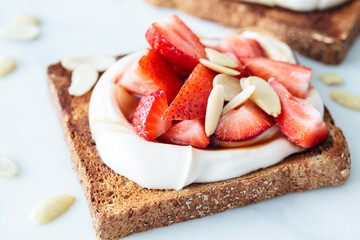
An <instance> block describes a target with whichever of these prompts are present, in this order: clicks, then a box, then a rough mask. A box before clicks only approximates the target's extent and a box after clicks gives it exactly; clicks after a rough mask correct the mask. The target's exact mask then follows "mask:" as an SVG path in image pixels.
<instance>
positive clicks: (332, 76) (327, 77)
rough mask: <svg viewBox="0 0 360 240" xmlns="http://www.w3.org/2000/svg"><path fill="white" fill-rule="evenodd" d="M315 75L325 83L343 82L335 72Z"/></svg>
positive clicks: (336, 83) (338, 83)
mask: <svg viewBox="0 0 360 240" xmlns="http://www.w3.org/2000/svg"><path fill="white" fill-rule="evenodd" d="M316 77H317V79H319V80H320V81H322V82H323V83H325V84H327V85H340V84H342V83H343V79H342V78H341V77H340V76H339V75H338V74H336V73H324V74H319V75H317V76H316Z"/></svg>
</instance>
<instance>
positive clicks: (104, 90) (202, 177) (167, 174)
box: [89, 51, 324, 190]
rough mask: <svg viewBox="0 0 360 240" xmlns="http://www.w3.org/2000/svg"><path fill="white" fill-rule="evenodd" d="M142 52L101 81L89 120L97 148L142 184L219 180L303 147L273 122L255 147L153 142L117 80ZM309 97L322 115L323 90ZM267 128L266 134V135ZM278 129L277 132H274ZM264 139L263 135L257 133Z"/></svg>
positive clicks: (157, 186) (170, 186) (177, 184)
mask: <svg viewBox="0 0 360 240" xmlns="http://www.w3.org/2000/svg"><path fill="white" fill-rule="evenodd" d="M140 53H141V51H140V52H137V53H134V54H131V55H128V56H126V57H123V58H121V59H120V60H119V61H117V62H116V63H115V64H114V65H113V66H111V67H110V68H109V69H108V70H107V71H106V72H105V73H104V74H103V75H102V76H101V78H100V80H99V82H98V83H97V85H96V86H95V88H94V90H93V93H92V96H91V99H90V106H89V123H90V130H91V134H92V137H93V139H94V140H95V142H96V148H97V151H98V153H99V155H100V157H101V159H102V161H103V162H104V163H105V164H106V165H107V166H108V167H110V168H111V169H112V170H114V171H115V172H117V173H118V174H120V175H123V176H125V177H127V178H129V179H131V180H132V181H134V182H136V183H138V184H139V185H141V186H142V187H146V188H150V189H176V190H178V189H181V188H183V187H185V186H187V185H189V184H191V183H194V182H196V183H203V182H214V181H220V180H226V179H230V178H234V177H239V176H242V175H244V174H247V173H250V172H252V171H255V170H258V169H261V168H266V167H269V166H271V165H274V164H276V163H278V162H280V161H281V160H283V159H284V158H286V157H287V156H289V155H291V154H293V153H296V152H300V151H302V150H303V148H301V147H298V146H296V145H295V144H293V143H291V142H290V141H289V140H288V139H287V138H286V137H285V136H283V135H282V134H281V133H280V130H279V129H278V127H277V126H273V127H272V130H271V132H272V134H273V136H272V137H271V138H270V140H266V141H260V142H261V143H256V142H255V143H254V145H252V146H250V147H239V148H220V149H207V150H200V149H196V148H193V147H191V146H179V145H173V144H166V143H157V142H149V141H146V140H144V139H142V138H141V137H140V136H138V135H137V134H136V133H135V131H134V130H133V127H132V125H131V123H129V122H128V120H127V119H126V117H125V116H124V115H123V114H122V112H121V111H120V110H119V109H118V108H117V106H116V104H115V100H114V99H115V98H114V94H113V93H114V88H115V87H116V86H115V84H114V79H115V78H116V76H118V74H119V73H121V72H123V71H124V70H125V69H126V68H127V66H128V65H129V64H130V63H131V62H132V61H134V59H136V58H138V57H139V54H140ZM305 101H308V102H310V103H311V104H312V105H313V106H314V107H315V108H317V109H318V110H319V111H320V112H321V113H322V114H323V111H324V106H323V104H322V101H321V98H320V95H319V93H318V92H317V91H316V90H315V89H314V88H312V89H311V91H310V93H309V96H308V97H307V99H305ZM268 132H269V131H267V133H263V134H264V137H267V138H268V136H265V134H268ZM276 132H277V133H278V134H274V133H276ZM257 138H258V139H259V138H260V139H261V135H259V136H258V137H257Z"/></svg>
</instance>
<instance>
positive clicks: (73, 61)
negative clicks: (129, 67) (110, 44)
mask: <svg viewBox="0 0 360 240" xmlns="http://www.w3.org/2000/svg"><path fill="white" fill-rule="evenodd" d="M115 61H116V59H115V58H114V57H109V56H99V55H79V56H72V57H67V58H65V59H63V60H62V61H61V65H62V66H63V67H64V68H66V69H67V70H69V71H74V70H75V69H76V68H77V67H79V66H80V65H83V64H87V65H90V66H92V67H93V68H95V69H96V70H97V71H99V72H104V71H105V70H106V69H108V68H109V67H110V66H111V65H112V64H114V63H115Z"/></svg>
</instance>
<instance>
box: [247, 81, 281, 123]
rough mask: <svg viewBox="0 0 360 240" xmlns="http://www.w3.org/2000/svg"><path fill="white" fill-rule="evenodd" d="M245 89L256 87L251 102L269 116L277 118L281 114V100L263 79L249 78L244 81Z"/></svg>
mask: <svg viewBox="0 0 360 240" xmlns="http://www.w3.org/2000/svg"><path fill="white" fill-rule="evenodd" d="M244 85H245V87H250V86H256V90H255V91H254V93H253V94H252V95H251V98H250V99H251V100H252V101H253V102H254V103H255V104H256V105H258V106H259V107H260V108H261V109H262V110H264V112H266V113H267V114H269V115H271V116H273V117H277V116H279V114H280V113H281V104H280V99H279V96H278V95H277V93H276V92H275V90H274V89H273V88H272V87H271V85H270V84H269V83H268V82H267V81H265V80H264V79H262V78H259V77H249V78H247V79H246V80H244Z"/></svg>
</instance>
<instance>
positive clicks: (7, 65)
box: [0, 56, 16, 77]
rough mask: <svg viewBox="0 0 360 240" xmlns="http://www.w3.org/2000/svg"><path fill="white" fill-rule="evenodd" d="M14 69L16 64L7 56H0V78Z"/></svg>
mask: <svg viewBox="0 0 360 240" xmlns="http://www.w3.org/2000/svg"><path fill="white" fill-rule="evenodd" d="M15 68H16V62H15V60H14V59H12V58H11V57H9V56H0V77H3V76H5V75H7V74H9V73H11V72H12V71H13V70H14V69H15Z"/></svg>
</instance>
